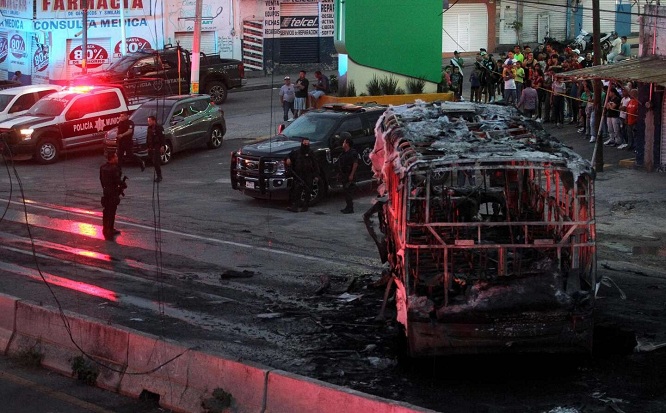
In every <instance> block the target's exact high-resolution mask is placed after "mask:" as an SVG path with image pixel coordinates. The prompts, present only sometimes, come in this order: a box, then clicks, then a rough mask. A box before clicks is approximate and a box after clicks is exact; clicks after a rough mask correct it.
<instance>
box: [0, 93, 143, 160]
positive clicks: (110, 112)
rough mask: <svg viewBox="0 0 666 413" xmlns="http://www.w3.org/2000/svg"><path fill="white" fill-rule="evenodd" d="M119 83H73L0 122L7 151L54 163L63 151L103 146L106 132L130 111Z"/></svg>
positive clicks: (0, 134)
mask: <svg viewBox="0 0 666 413" xmlns="http://www.w3.org/2000/svg"><path fill="white" fill-rule="evenodd" d="M130 109H131V108H130V106H129V104H128V102H127V98H126V97H125V94H124V92H123V90H122V89H121V88H118V87H99V86H96V87H91V86H87V87H84V86H82V87H73V88H68V89H66V90H62V91H60V92H56V93H52V94H50V95H48V96H45V97H43V98H41V99H40V100H39V101H37V103H35V105H34V106H32V107H31V108H30V110H28V111H27V112H25V113H24V114H23V115H20V116H14V117H10V118H9V119H6V120H4V121H2V122H0V137H2V139H0V142H2V143H3V144H4V145H6V147H4V148H1V149H2V150H3V151H4V152H5V153H6V154H11V155H26V154H27V155H32V156H33V158H34V159H35V160H37V162H39V163H53V162H56V161H57V160H58V157H59V156H60V153H61V152H63V151H72V150H77V149H84V148H90V147H94V146H101V145H102V143H103V142H104V134H105V133H106V131H108V130H109V129H111V128H113V127H114V126H116V124H117V123H118V121H119V117H120V114H121V113H122V112H128V111H130Z"/></svg>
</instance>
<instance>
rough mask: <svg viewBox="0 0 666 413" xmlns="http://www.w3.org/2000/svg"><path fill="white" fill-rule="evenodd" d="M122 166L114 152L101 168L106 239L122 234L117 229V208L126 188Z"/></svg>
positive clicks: (108, 156)
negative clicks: (122, 177) (119, 164)
mask: <svg viewBox="0 0 666 413" xmlns="http://www.w3.org/2000/svg"><path fill="white" fill-rule="evenodd" d="M120 176H121V171H120V166H118V155H117V154H116V153H114V152H111V153H108V154H107V155H106V163H105V164H103V165H102V166H101V167H100V168H99V181H100V182H101V184H102V191H103V195H102V207H103V208H104V210H103V212H102V227H103V230H102V234H104V238H105V239H106V240H109V241H111V240H113V237H115V236H116V235H118V234H120V231H118V230H117V229H115V227H114V225H115V221H116V210H117V209H118V204H120V194H121V193H122V192H123V189H125V182H124V181H123V180H122V179H121V177H120Z"/></svg>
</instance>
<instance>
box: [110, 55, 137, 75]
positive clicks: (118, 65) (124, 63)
mask: <svg viewBox="0 0 666 413" xmlns="http://www.w3.org/2000/svg"><path fill="white" fill-rule="evenodd" d="M134 62H136V57H134V56H132V57H130V56H128V57H125V58H123V59H120V60H118V61H117V62H114V63H113V64H112V65H111V66H109V68H108V69H107V70H109V71H110V72H117V73H123V74H125V73H127V71H128V70H129V68H130V67H132V65H133V64H134Z"/></svg>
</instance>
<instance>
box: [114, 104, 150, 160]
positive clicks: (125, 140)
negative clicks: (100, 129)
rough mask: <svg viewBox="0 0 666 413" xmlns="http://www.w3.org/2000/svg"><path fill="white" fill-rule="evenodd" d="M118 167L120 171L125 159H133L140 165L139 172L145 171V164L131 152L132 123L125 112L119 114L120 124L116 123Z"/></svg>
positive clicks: (132, 142) (132, 143)
mask: <svg viewBox="0 0 666 413" xmlns="http://www.w3.org/2000/svg"><path fill="white" fill-rule="evenodd" d="M117 141H118V142H117V143H118V165H119V166H120V168H121V169H122V167H123V165H124V164H125V159H126V158H130V159H134V160H135V161H137V162H138V163H139V165H141V172H143V171H144V169H146V164H145V163H144V162H143V160H141V158H139V157H138V156H137V155H136V154H134V152H133V151H132V149H133V147H134V122H132V121H131V120H129V115H128V113H127V112H123V113H121V114H120V122H118V135H117Z"/></svg>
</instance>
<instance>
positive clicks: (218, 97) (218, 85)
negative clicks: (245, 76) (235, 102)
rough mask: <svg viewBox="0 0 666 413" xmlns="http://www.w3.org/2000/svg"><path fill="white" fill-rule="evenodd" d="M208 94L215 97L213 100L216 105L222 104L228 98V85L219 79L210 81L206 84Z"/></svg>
mask: <svg viewBox="0 0 666 413" xmlns="http://www.w3.org/2000/svg"><path fill="white" fill-rule="evenodd" d="M206 94H208V95H210V97H211V98H213V102H214V103H215V104H216V105H219V104H222V103H224V101H225V100H227V94H228V92H227V85H225V84H224V83H223V82H218V81H215V82H210V83H208V85H207V86H206Z"/></svg>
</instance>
